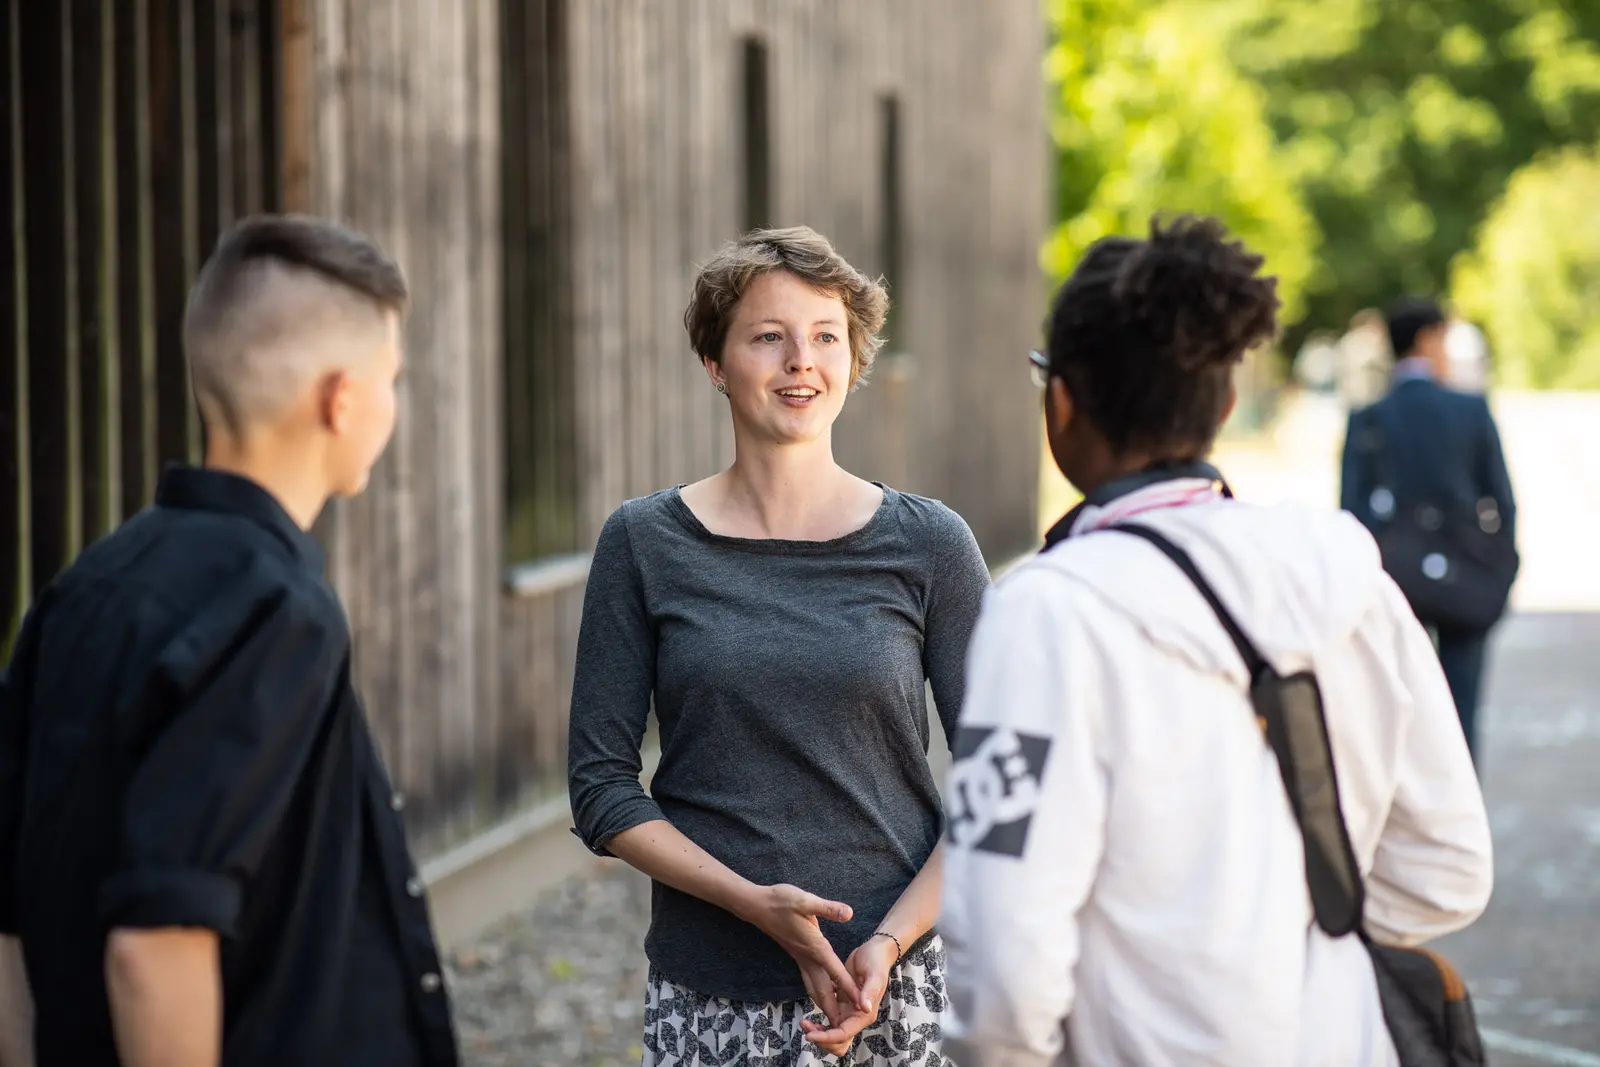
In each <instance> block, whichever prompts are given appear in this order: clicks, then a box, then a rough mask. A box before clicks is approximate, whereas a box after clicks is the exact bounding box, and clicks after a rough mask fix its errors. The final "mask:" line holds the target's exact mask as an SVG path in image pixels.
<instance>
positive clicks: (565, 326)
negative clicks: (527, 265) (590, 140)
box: [534, 0, 585, 551]
mask: <svg viewBox="0 0 1600 1067" xmlns="http://www.w3.org/2000/svg"><path fill="white" fill-rule="evenodd" d="M571 7H572V0H545V27H544V53H543V65H544V67H545V69H546V75H545V101H546V102H545V105H544V113H545V127H546V128H545V134H544V137H543V139H542V140H541V141H536V142H534V143H535V144H536V145H542V146H543V151H544V158H543V159H542V160H540V161H539V165H540V167H541V168H542V169H543V172H544V181H545V185H546V188H547V190H548V210H549V211H550V216H551V223H550V236H549V241H550V246H549V253H548V260H549V262H548V266H547V267H546V268H545V272H546V273H547V274H548V276H549V282H548V288H549V293H548V296H547V297H546V300H547V306H548V308H549V319H550V344H551V346H552V347H551V349H550V364H551V374H550V380H551V383H552V384H551V394H550V395H551V397H552V398H553V400H552V402H551V403H550V404H549V405H548V406H547V407H546V409H545V410H544V412H543V417H544V418H545V419H546V420H547V421H548V422H549V423H550V425H551V427H552V429H553V435H552V436H553V440H552V441H551V442H550V443H549V447H550V448H551V449H552V450H553V454H554V455H555V457H556V460H557V463H556V469H555V474H554V478H555V484H554V487H553V495H554V499H555V500H556V501H557V507H556V509H555V511H556V522H555V524H554V526H553V527H552V529H551V531H550V536H551V539H552V540H551V543H552V545H553V546H555V547H556V548H557V549H558V550H559V551H572V550H577V549H581V548H583V547H585V544H584V540H583V538H584V536H585V535H584V534H583V533H582V532H581V530H582V518H581V513H580V504H579V489H578V486H579V481H580V479H579V474H578V472H579V470H580V469H585V468H580V466H579V460H578V450H579V439H578V432H579V431H578V418H579V411H580V409H579V406H578V394H577V380H578V373H579V371H578V353H579V349H578V347H577V346H576V344H575V343H574V332H575V328H576V327H575V322H576V319H575V314H576V291H575V289H574V279H573V247H574V242H575V240H576V237H575V236H574V234H575V220H574V199H573V169H572V168H573V164H572V121H573V119H572V109H573V107H574V97H573V94H572V61H571V58H570V57H571V55H572V47H573V46H572V38H571V32H570V29H569V26H570V21H571V13H570V10H571Z"/></svg>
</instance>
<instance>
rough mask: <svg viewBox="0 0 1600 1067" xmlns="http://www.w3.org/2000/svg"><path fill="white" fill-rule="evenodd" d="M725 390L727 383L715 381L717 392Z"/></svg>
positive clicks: (724, 391)
mask: <svg viewBox="0 0 1600 1067" xmlns="http://www.w3.org/2000/svg"><path fill="white" fill-rule="evenodd" d="M727 391H728V384H727V383H726V382H718V383H717V392H719V393H726V392H727Z"/></svg>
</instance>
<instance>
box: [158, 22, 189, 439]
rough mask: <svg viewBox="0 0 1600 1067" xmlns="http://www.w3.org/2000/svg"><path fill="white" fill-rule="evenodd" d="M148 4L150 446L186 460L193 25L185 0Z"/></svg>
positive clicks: (187, 435)
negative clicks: (153, 399) (151, 312)
mask: <svg viewBox="0 0 1600 1067" xmlns="http://www.w3.org/2000/svg"><path fill="white" fill-rule="evenodd" d="M149 4H150V41H149V46H150V59H149V74H150V83H149V84H150V183H151V191H152V200H153V202H154V203H153V212H152V219H151V223H152V235H153V236H154V238H155V240H154V252H155V254H154V257H153V260H154V268H155V273H154V281H155V365H156V445H157V449H158V451H159V455H160V458H161V460H162V461H164V462H170V461H174V460H190V459H193V458H194V457H195V452H196V449H197V446H198V444H199V429H198V418H197V416H196V412H195V409H194V401H193V394H192V392H191V390H190V386H189V371H188V367H187V365H186V363H185V361H184V358H183V337H182V333H183V308H184V303H185V301H186V300H187V298H188V288H189V284H190V281H191V280H192V279H193V278H194V274H195V269H196V265H197V259H198V253H197V244H196V239H197V232H196V223H197V220H196V216H195V210H194V205H195V183H196V175H195V150H194V144H195V141H194V72H195V61H194V24H193V8H192V7H191V6H190V4H189V3H187V2H186V0H149Z"/></svg>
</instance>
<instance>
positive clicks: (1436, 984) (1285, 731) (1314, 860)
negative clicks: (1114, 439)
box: [1106, 524, 1485, 1067]
mask: <svg viewBox="0 0 1600 1067" xmlns="http://www.w3.org/2000/svg"><path fill="white" fill-rule="evenodd" d="M1106 529H1110V530H1120V531H1122V532H1123V533H1127V534H1132V535H1134V536H1135V537H1139V538H1142V539H1144V540H1145V541H1148V542H1149V543H1150V544H1152V545H1154V546H1155V547H1156V548H1158V549H1160V550H1161V551H1162V552H1163V553H1164V554H1165V555H1166V557H1167V558H1168V559H1170V560H1171V561H1172V562H1173V563H1174V564H1176V565H1177V567H1178V569H1179V570H1181V571H1183V573H1184V574H1185V575H1186V576H1187V577H1188V579H1189V581H1191V582H1193V583H1194V587H1195V588H1196V589H1197V590H1199V592H1200V595H1201V596H1202V597H1204V598H1205V601H1206V603H1207V604H1209V605H1211V610H1212V611H1213V612H1215V613H1216V616H1217V619H1218V621H1219V622H1221V623H1222V628H1223V629H1224V630H1226V631H1227V632H1228V636H1229V637H1230V638H1231V639H1232V640H1233V644H1234V647H1235V648H1237V649H1238V650H1239V655H1240V657H1241V658H1242V659H1243V660H1244V664H1245V668H1246V669H1247V670H1248V671H1249V672H1250V702H1251V704H1252V705H1254V707H1255V712H1256V717H1257V719H1258V721H1259V722H1260V723H1261V725H1262V729H1263V731H1264V732H1265V734H1266V738H1267V742H1268V744H1270V745H1271V746H1272V751H1273V752H1274V753H1275V754H1276V755H1277V757H1278V769H1279V771H1280V772H1281V774H1282V775H1283V787H1284V789H1285V790H1286V791H1287V792H1288V794H1289V804H1290V806H1291V808H1292V809H1293V811H1294V815H1295V820H1296V822H1298V823H1299V825H1300V833H1301V835H1302V837H1304V839H1305V855H1306V885H1307V886H1308V887H1309V888H1310V890H1311V905H1312V910H1313V912H1314V913H1315V915H1316V921H1317V925H1318V926H1319V927H1320V928H1321V929H1322V931H1323V932H1324V933H1326V934H1327V935H1328V936H1329V937H1346V936H1350V935H1354V936H1356V937H1359V938H1360V939H1361V941H1362V943H1363V944H1364V945H1366V947H1367V951H1368V953H1369V954H1370V955H1371V957H1372V969H1373V971H1374V972H1375V973H1376V975H1377V979H1378V996H1379V999H1380V1000H1381V1001H1382V1003H1383V1016H1384V1022H1385V1023H1386V1024H1387V1026H1388V1029H1389V1034H1390V1036H1391V1037H1392V1038H1393V1040H1394V1045H1395V1049H1396V1051H1397V1052H1398V1053H1399V1054H1400V1065H1401V1067H1483V1064H1484V1063H1485V1058H1484V1052H1483V1040H1482V1038H1481V1036H1480V1035H1479V1033H1478V1023H1477V1018H1476V1016H1475V1014H1474V1013H1473V1010H1472V1001H1471V998H1469V997H1468V996H1467V988H1466V984H1465V983H1464V982H1462V980H1461V977H1460V976H1459V975H1458V974H1457V973H1456V971H1455V969H1454V968H1453V967H1451V966H1450V964H1449V963H1448V962H1447V961H1446V960H1445V959H1444V958H1443V957H1441V956H1439V955H1438V954H1436V953H1434V952H1430V951H1429V950H1427V949H1422V948H1416V949H1408V948H1396V947H1394V946H1391V945H1379V944H1376V943H1374V942H1373V941H1371V940H1369V939H1368V937H1367V935H1366V931H1365V930H1364V929H1363V928H1362V912H1363V910H1364V908H1365V904H1366V887H1365V886H1364V885H1363V884H1362V881H1361V872H1360V868H1359V867H1358V866H1357V865H1356V858H1355V853H1354V851H1353V850H1352V849H1351V847H1350V834H1349V831H1348V830H1347V829H1346V827H1345V824H1344V813H1343V811H1342V809H1341V808H1340V806H1339V779H1338V775H1337V774H1336V773H1335V770H1334V765H1333V750H1332V748H1331V747H1330V745H1329V743H1328V727H1327V722H1326V720H1325V719H1324V718H1323V712H1322V692H1321V690H1320V689H1319V688H1318V686H1317V678H1316V675H1315V674H1313V673H1312V672H1311V671H1300V672H1298V673H1296V674H1291V675H1289V676H1287V677H1285V676H1283V675H1281V674H1279V673H1278V672H1277V671H1276V670H1274V669H1273V667H1272V665H1271V664H1270V663H1268V662H1267V661H1266V659H1265V658H1264V657H1263V656H1262V655H1261V653H1260V652H1259V651H1258V650H1257V648H1256V646H1255V645H1254V644H1253V643H1251V641H1250V639H1249V638H1248V637H1246V636H1245V633H1244V631H1243V630H1241V629H1240V628H1239V625H1238V623H1237V622H1235V621H1234V618H1233V616H1232V615H1231V614H1229V612H1228V609H1227V608H1225V607H1223V605H1222V601H1221V600H1219V599H1218V598H1217V594H1216V593H1215V591H1213V590H1212V588H1211V586H1210V584H1209V583H1207V582H1206V580H1205V578H1204V577H1202V576H1201V574H1200V571H1199V569H1198V568H1196V567H1195V565H1194V561H1193V560H1192V559H1190V558H1189V554H1188V553H1186V552H1185V551H1184V550H1183V549H1181V548H1179V547H1178V546H1177V545H1175V544H1173V543H1172V542H1171V541H1169V540H1168V539H1167V538H1166V537H1164V536H1163V535H1161V534H1159V533H1157V532H1156V531H1155V530H1152V529H1150V528H1149V527H1146V526H1138V525H1133V524H1121V525H1116V526H1109V527H1106Z"/></svg>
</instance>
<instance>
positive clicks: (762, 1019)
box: [642, 935, 949, 1067]
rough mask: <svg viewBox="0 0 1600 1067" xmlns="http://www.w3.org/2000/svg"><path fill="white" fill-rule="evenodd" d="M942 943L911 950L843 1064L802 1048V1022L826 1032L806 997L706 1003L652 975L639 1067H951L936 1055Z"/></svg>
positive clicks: (705, 998)
mask: <svg viewBox="0 0 1600 1067" xmlns="http://www.w3.org/2000/svg"><path fill="white" fill-rule="evenodd" d="M944 976H945V960H944V943H943V942H942V941H940V940H939V938H938V936H937V935H935V936H933V937H931V938H928V939H927V941H925V942H924V943H923V945H922V946H920V947H913V948H912V950H911V952H910V953H908V954H907V956H906V958H905V959H903V960H901V961H900V963H899V964H898V965H897V966H896V967H895V969H894V970H893V971H892V972H890V975H889V988H888V990H887V992H886V993H885V994H884V998H883V1004H882V1005H881V1006H880V1007H879V1009H878V1018H877V1019H876V1020H875V1021H874V1022H873V1023H872V1025H871V1026H868V1027H867V1028H866V1029H865V1030H862V1031H861V1033H860V1034H858V1035H856V1041H855V1045H854V1046H852V1048H851V1049H850V1051H849V1052H848V1053H846V1054H845V1055H844V1056H842V1057H836V1056H833V1055H832V1054H830V1053H827V1052H824V1051H823V1050H822V1049H820V1048H818V1047H817V1046H816V1045H813V1044H812V1043H811V1042H809V1041H807V1040H806V1034H805V1031H804V1030H802V1029H801V1028H800V1021H801V1020H802V1019H811V1020H812V1021H814V1022H818V1023H823V1024H824V1025H826V1023H827V1018H826V1016H824V1015H823V1014H822V1012H821V1011H820V1010H818V1008H817V1006H816V1005H815V1004H814V1003H812V1001H811V998H810V997H806V998H804V999H802V1000H785V1001H777V1002H773V1003H756V1002H747V1001H739V1000H728V999H726V998H725V997H708V996H704V995H702V994H700V993H696V992H694V991H693V990H689V989H684V988H683V987H682V986H680V985H677V984H675V983H674V982H672V981H671V980H670V979H668V978H666V977H664V976H663V975H662V974H661V973H660V972H659V971H657V970H656V969H655V968H654V967H652V968H650V981H649V988H648V989H647V990H646V992H645V1004H644V1006H645V1012H644V1059H643V1063H642V1067H727V1065H737V1067H949V1061H948V1060H946V1059H945V1058H944V1057H943V1056H942V1055H941V1054H940V1052H939V1043H940V1037H941V1036H942V1031H941V1030H940V1029H939V1016H940V1014H941V1013H942V1012H943V1011H944V1007H945V993H944Z"/></svg>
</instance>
